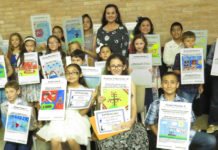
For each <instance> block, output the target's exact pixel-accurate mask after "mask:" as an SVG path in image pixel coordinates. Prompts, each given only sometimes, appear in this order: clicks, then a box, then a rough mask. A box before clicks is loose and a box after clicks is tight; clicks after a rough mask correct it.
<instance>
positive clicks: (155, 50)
mask: <svg viewBox="0 0 218 150" xmlns="http://www.w3.org/2000/svg"><path fill="white" fill-rule="evenodd" d="M158 50H159V44H158V43H156V44H154V43H150V44H148V53H152V57H160V56H159V53H158Z"/></svg>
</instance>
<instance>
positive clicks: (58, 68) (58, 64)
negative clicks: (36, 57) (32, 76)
mask: <svg viewBox="0 0 218 150" xmlns="http://www.w3.org/2000/svg"><path fill="white" fill-rule="evenodd" d="M40 62H41V67H42V72H43V76H44V78H45V79H54V78H60V77H61V78H65V71H64V67H63V63H62V60H61V55H60V53H59V52H56V53H51V54H47V55H44V56H40Z"/></svg>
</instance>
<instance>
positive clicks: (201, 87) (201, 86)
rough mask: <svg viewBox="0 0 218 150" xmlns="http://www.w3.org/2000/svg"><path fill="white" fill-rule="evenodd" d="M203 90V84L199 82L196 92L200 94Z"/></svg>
mask: <svg viewBox="0 0 218 150" xmlns="http://www.w3.org/2000/svg"><path fill="white" fill-rule="evenodd" d="M203 92H204V86H203V84H200V86H199V88H198V93H199V94H202V93H203Z"/></svg>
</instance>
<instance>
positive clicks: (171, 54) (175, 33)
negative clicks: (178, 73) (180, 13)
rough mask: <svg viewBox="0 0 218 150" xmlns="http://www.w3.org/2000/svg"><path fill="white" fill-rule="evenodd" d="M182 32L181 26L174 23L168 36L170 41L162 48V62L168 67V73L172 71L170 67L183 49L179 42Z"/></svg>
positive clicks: (180, 41)
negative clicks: (170, 37)
mask: <svg viewBox="0 0 218 150" xmlns="http://www.w3.org/2000/svg"><path fill="white" fill-rule="evenodd" d="M182 32H183V27H182V24H181V23H179V22H174V23H173V24H172V25H171V27H170V34H171V36H172V38H173V39H172V40H171V41H169V42H167V43H166V44H165V47H164V52H163V61H164V63H165V64H166V65H167V67H168V71H172V67H173V64H174V61H175V56H176V54H178V53H179V52H180V50H181V48H183V47H184V46H183V43H182V40H181V36H182Z"/></svg>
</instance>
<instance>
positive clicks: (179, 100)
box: [160, 94, 183, 102]
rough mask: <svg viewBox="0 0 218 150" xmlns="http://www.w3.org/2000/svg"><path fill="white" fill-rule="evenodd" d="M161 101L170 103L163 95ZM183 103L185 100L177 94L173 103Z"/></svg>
mask: <svg viewBox="0 0 218 150" xmlns="http://www.w3.org/2000/svg"><path fill="white" fill-rule="evenodd" d="M160 101H169V100H168V99H166V98H165V97H164V95H163V94H162V95H161V96H160ZM181 101H183V99H182V98H181V97H179V96H178V95H177V94H176V96H175V98H174V99H173V102H181Z"/></svg>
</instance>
